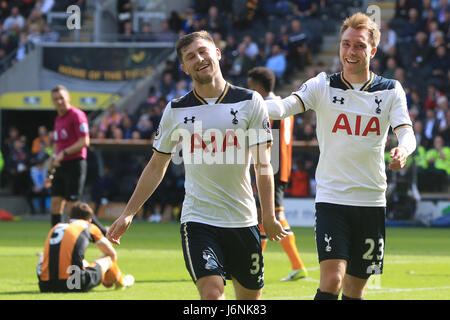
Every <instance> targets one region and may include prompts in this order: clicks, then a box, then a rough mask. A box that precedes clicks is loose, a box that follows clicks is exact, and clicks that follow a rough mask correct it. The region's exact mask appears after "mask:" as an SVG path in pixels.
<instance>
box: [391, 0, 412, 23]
mask: <svg viewBox="0 0 450 320" xmlns="http://www.w3.org/2000/svg"><path fill="white" fill-rule="evenodd" d="M412 6H413V1H412V0H396V1H395V14H394V16H395V18H404V19H408V12H409V9H411V8H412Z"/></svg>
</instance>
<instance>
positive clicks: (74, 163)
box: [52, 159, 87, 201]
mask: <svg viewBox="0 0 450 320" xmlns="http://www.w3.org/2000/svg"><path fill="white" fill-rule="evenodd" d="M86 175H87V161H86V159H75V160H68V161H64V162H61V165H60V166H59V167H57V168H56V171H55V177H54V179H53V181H52V196H53V197H62V198H64V199H66V200H68V201H77V200H79V199H80V197H81V195H82V194H83V188H84V183H85V181H86Z"/></svg>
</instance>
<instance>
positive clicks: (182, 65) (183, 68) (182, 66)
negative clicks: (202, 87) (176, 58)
mask: <svg viewBox="0 0 450 320" xmlns="http://www.w3.org/2000/svg"><path fill="white" fill-rule="evenodd" d="M181 70H183V72H184V73H186V74H187V75H189V72H188V71H187V69H186V67H185V66H184V64H183V63H182V64H181Z"/></svg>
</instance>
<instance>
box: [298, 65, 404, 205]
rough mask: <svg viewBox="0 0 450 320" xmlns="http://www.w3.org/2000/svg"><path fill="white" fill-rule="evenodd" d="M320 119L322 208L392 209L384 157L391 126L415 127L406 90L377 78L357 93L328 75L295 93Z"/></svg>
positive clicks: (319, 197)
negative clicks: (326, 205) (388, 201)
mask: <svg viewBox="0 0 450 320" xmlns="http://www.w3.org/2000/svg"><path fill="white" fill-rule="evenodd" d="M293 95H294V96H295V97H297V98H298V100H299V102H300V106H301V108H303V111H306V110H309V109H312V110H314V111H315V112H316V113H317V114H316V115H317V117H316V118H317V128H316V132H317V140H318V143H319V149H320V157H319V164H318V166H317V170H316V182H317V191H316V202H328V203H335V204H342V205H353V206H374V207H378V206H386V196H385V192H386V188H387V183H386V173H385V162H384V152H385V143H386V139H387V135H388V131H389V126H391V127H392V128H393V130H394V132H395V131H396V130H397V129H399V128H403V127H405V126H409V127H411V120H410V118H409V114H408V110H407V104H406V96H405V92H404V90H403V88H402V86H401V84H400V83H399V82H398V81H396V80H390V79H386V78H383V77H380V76H378V75H375V74H374V73H371V76H370V79H369V80H368V81H367V82H366V83H364V84H363V86H362V87H361V89H360V90H355V89H353V87H352V86H351V84H350V83H348V82H347V81H346V80H345V79H344V76H343V74H342V72H341V73H335V74H333V75H330V76H329V75H327V74H325V73H324V72H322V73H320V74H319V75H317V76H316V77H314V78H311V79H309V80H308V81H306V82H305V83H304V84H303V85H302V86H301V87H300V89H299V90H298V91H295V92H293Z"/></svg>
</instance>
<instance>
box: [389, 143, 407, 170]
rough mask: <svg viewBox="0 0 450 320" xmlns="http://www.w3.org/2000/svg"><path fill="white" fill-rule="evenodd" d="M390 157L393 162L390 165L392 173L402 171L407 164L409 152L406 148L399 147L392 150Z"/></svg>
mask: <svg viewBox="0 0 450 320" xmlns="http://www.w3.org/2000/svg"><path fill="white" fill-rule="evenodd" d="M389 156H390V157H391V159H392V161H391V163H390V164H389V169H391V170H392V171H398V170H401V169H402V168H403V167H404V166H405V164H406V158H408V152H407V151H406V148H405V147H402V146H399V147H395V148H392V149H391V151H390V152H389Z"/></svg>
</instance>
